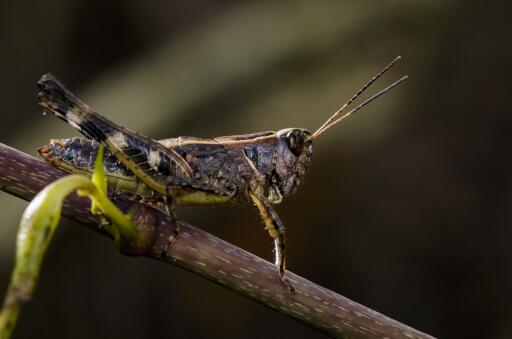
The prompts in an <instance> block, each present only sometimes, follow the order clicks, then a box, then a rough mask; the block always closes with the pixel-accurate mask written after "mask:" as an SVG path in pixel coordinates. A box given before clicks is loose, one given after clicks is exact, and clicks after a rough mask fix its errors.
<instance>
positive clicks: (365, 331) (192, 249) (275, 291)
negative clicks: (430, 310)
mask: <svg viewBox="0 0 512 339" xmlns="http://www.w3.org/2000/svg"><path fill="white" fill-rule="evenodd" d="M64 175H66V173H65V172H63V171H61V170H59V169H56V168H54V167H51V166H49V165H47V164H46V163H44V162H42V161H40V160H38V159H36V158H34V157H32V156H29V155H27V154H24V153H22V152H20V151H17V150H15V149H13V148H11V147H8V146H6V145H3V144H1V143H0V188H1V189H2V190H4V191H6V192H8V193H10V194H13V195H15V196H17V197H20V198H22V199H25V200H30V199H32V198H33V197H34V196H35V195H36V194H37V193H38V192H39V191H40V190H41V189H43V187H45V186H46V185H48V184H50V183H51V182H53V181H55V180H56V179H58V178H60V177H62V176H64ZM111 198H112V200H113V201H114V202H115V203H116V204H117V205H118V206H119V207H120V208H121V209H123V210H128V209H129V208H134V209H135V214H134V223H135V224H136V225H138V227H140V230H141V231H142V232H144V233H145V234H146V235H147V236H146V237H145V239H149V240H148V241H147V242H146V243H138V244H137V245H136V246H131V247H130V246H128V247H126V248H123V253H124V254H127V255H133V256H146V257H149V258H153V259H157V260H160V261H164V262H167V263H171V264H175V265H178V266H180V267H182V268H184V269H186V270H188V271H192V272H194V273H196V274H198V275H200V276H202V277H204V278H207V279H209V280H211V281H214V282H216V283H218V284H219V285H222V286H224V287H226V288H229V289H231V290H234V291H235V292H237V293H239V294H241V295H244V296H246V297H249V298H251V299H253V300H255V301H257V302H259V303H261V304H264V305H266V306H268V307H271V308H273V309H274V310H276V311H278V312H280V313H283V314H285V315H288V316H290V317H292V318H295V319H297V320H300V321H302V322H303V323H305V324H307V325H309V326H312V327H315V328H317V329H319V330H320V331H323V332H325V333H326V334H329V335H331V336H333V337H339V338H385V337H388V338H432V337H431V336H429V335H427V334H425V333H422V332H420V331H418V330H415V329H413V328H411V327H409V326H406V325H404V324H402V323H399V322H397V321H395V320H393V319H391V318H389V317H386V316H385V315H382V314H380V313H378V312H375V311H373V310H371V309H369V308H367V307H365V306H362V305H360V304H357V303H355V302H353V301H351V300H349V299H347V298H345V297H343V296H341V295H339V294H336V293H334V292H332V291H330V290H328V289H326V288H323V287H321V286H318V285H316V284H315V283H312V282H310V281H308V280H306V279H304V278H301V277H299V276H297V275H295V274H293V273H291V272H289V271H288V273H287V274H288V277H289V278H290V280H291V281H292V282H293V285H294V287H295V289H296V291H295V293H294V294H291V293H290V292H288V290H287V289H286V288H285V287H284V286H283V284H282V283H281V281H280V280H279V278H278V275H277V273H276V270H275V268H274V265H272V264H271V263H269V262H268V261H265V260H263V259H261V258H259V257H257V256H255V255H253V254H250V253H248V252H246V251H244V250H242V249H240V248H238V247H236V246H233V245H231V244H229V243H227V242H225V241H223V240H221V239H219V238H217V237H215V236H213V235H211V234H209V233H207V232H205V231H203V230H201V229H199V228H196V227H194V226H191V225H189V224H187V223H185V222H183V221H178V223H179V227H180V233H179V236H178V238H177V240H176V242H175V243H174V244H173V245H172V247H171V248H169V250H168V253H167V256H162V252H163V251H164V250H165V247H166V244H167V240H168V239H169V236H170V235H171V234H172V230H173V224H172V223H171V220H170V218H169V217H168V216H167V215H166V214H164V213H162V212H161V211H159V210H157V209H154V208H152V207H149V206H147V205H144V204H142V203H139V202H136V201H133V200H130V199H129V198H128V197H126V196H123V195H115V194H113V195H111ZM89 207H90V202H89V201H88V200H87V199H85V198H79V197H78V196H76V195H71V196H69V197H68V198H67V199H66V202H65V203H64V207H63V215H64V216H66V217H68V218H70V219H72V220H75V221H78V222H79V223H80V224H82V225H84V226H86V227H88V228H90V229H92V230H95V231H99V232H100V233H102V234H104V235H107V234H106V232H104V231H102V230H101V229H100V228H98V224H97V221H96V219H94V217H92V215H91V213H90V210H89Z"/></svg>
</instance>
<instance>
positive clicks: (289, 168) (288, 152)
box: [276, 128, 313, 197]
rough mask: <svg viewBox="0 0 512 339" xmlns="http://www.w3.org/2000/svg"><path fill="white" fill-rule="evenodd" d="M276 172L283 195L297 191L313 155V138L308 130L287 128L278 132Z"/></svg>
mask: <svg viewBox="0 0 512 339" xmlns="http://www.w3.org/2000/svg"><path fill="white" fill-rule="evenodd" d="M277 153H278V154H277V161H276V173H277V180H278V185H279V189H280V191H281V193H282V194H283V197H288V196H290V195H291V194H293V193H295V191H296V190H297V188H298V187H299V185H300V184H301V183H302V178H303V177H304V175H305V174H306V169H307V168H308V165H309V162H310V159H311V155H312V154H313V139H312V138H311V133H310V132H309V131H308V130H305V129H302V128H287V129H282V130H280V131H279V132H277Z"/></svg>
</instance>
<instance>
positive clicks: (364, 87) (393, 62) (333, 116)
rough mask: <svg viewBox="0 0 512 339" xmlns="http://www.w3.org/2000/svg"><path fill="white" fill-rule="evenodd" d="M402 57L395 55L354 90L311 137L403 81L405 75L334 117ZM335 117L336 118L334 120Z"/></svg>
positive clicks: (316, 135)
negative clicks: (358, 88) (346, 111)
mask: <svg viewBox="0 0 512 339" xmlns="http://www.w3.org/2000/svg"><path fill="white" fill-rule="evenodd" d="M401 58H402V57H401V56H397V57H396V58H395V59H394V60H393V61H391V63H389V65H387V66H386V67H384V68H383V69H382V70H381V71H380V72H379V73H377V74H376V75H375V76H374V77H373V78H371V79H370V81H368V82H367V83H366V84H365V85H364V86H363V87H361V89H360V90H359V91H357V92H356V94H354V95H353V96H352V97H351V98H350V99H349V100H348V101H347V102H346V103H345V104H343V106H341V107H340V108H339V109H338V110H337V111H336V112H334V114H333V115H331V116H330V117H329V119H327V121H325V122H324V123H323V125H322V126H320V128H318V129H317V130H316V131H315V133H313V135H312V138H313V139H315V138H316V137H318V136H319V135H320V134H322V133H323V132H325V131H326V130H328V129H329V128H331V127H332V126H334V125H336V124H337V123H338V122H340V121H341V120H343V119H345V118H346V117H348V116H349V115H351V114H352V113H354V112H356V111H358V110H360V109H361V108H363V107H364V106H366V105H367V104H369V103H370V102H371V101H373V100H375V99H377V98H378V97H379V96H381V95H382V94H384V93H386V92H387V91H389V90H390V89H392V88H393V87H395V86H397V85H398V84H400V83H401V82H402V81H404V80H405V79H407V76H404V77H402V78H401V79H399V80H398V81H396V82H394V83H393V84H391V85H390V86H388V87H386V88H385V89H383V90H381V91H380V92H378V93H377V94H375V95H373V96H372V97H370V98H369V99H367V100H365V101H364V102H363V103H362V104H360V105H359V106H357V107H356V108H354V109H353V110H351V111H350V112H348V113H345V114H344V115H343V116H342V117H340V118H338V119H336V117H337V116H338V115H339V114H340V113H341V112H343V111H344V110H345V108H347V107H348V106H349V105H350V104H351V103H352V102H354V100H355V99H356V98H357V97H359V95H361V94H362V93H363V92H364V91H365V90H366V89H367V88H368V87H370V85H371V84H373V83H374V82H375V81H376V80H377V79H378V78H380V77H381V76H382V75H383V74H384V73H386V71H387V70H389V69H390V68H391V67H392V66H393V65H394V64H395V63H397V62H398V61H399V60H400V59H401ZM335 119H336V120H335Z"/></svg>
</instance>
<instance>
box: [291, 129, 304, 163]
mask: <svg viewBox="0 0 512 339" xmlns="http://www.w3.org/2000/svg"><path fill="white" fill-rule="evenodd" d="M286 139H287V141H288V148H289V149H290V151H292V153H293V154H294V155H295V156H296V157H298V156H299V155H301V153H302V152H303V151H304V147H305V140H304V134H302V133H301V132H300V131H290V132H289V133H288V134H287V135H286Z"/></svg>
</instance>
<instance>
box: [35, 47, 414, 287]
mask: <svg viewBox="0 0 512 339" xmlns="http://www.w3.org/2000/svg"><path fill="white" fill-rule="evenodd" d="M399 59H400V57H397V58H395V59H394V60H393V61H392V62H391V63H390V64H388V65H387V66H386V67H385V68H383V69H382V70H381V71H380V72H379V73H377V74H376V75H375V76H374V77H373V78H372V79H370V81H368V82H367V83H366V84H365V85H364V86H363V87H362V88H361V89H360V90H359V91H357V92H356V93H355V94H354V95H353V96H352V97H351V98H350V99H349V100H348V101H347V102H346V103H345V104H344V105H343V106H341V107H340V108H339V109H338V110H337V111H336V112H335V113H334V114H333V115H331V116H330V117H329V119H327V121H325V123H324V124H323V125H322V126H320V128H318V129H317V130H316V131H315V132H314V133H311V132H309V131H308V130H306V129H303V128H286V129H282V130H280V131H277V132H273V131H269V132H260V133H253V134H244V135H231V136H222V137H217V138H213V139H201V138H195V137H178V138H170V139H163V140H153V139H150V138H148V137H145V136H143V135H141V134H138V133H136V132H132V131H130V130H128V129H126V128H124V127H122V126H119V125H117V124H115V123H114V122H112V121H110V120H108V119H106V118H105V117H103V116H101V115H100V114H98V113H96V112H95V111H93V110H92V109H91V108H90V107H89V106H87V105H86V104H85V103H84V102H82V101H81V100H80V99H78V98H77V97H76V96H75V95H73V94H72V93H71V92H69V91H68V90H67V89H66V88H65V87H64V86H63V85H62V84H61V83H60V82H59V81H58V80H57V79H56V78H55V77H54V76H52V75H51V74H45V75H43V76H42V78H41V79H40V80H39V82H38V86H39V90H40V91H39V94H38V102H39V105H41V106H42V107H43V108H44V109H45V111H49V112H52V113H53V114H54V115H55V116H56V117H58V118H60V119H62V120H64V121H65V122H67V123H68V124H69V125H71V126H72V127H74V128H76V129H77V130H78V131H79V132H80V133H82V134H83V135H84V136H85V137H86V138H87V140H84V139H79V138H73V139H67V140H53V141H52V142H51V144H49V145H46V146H43V147H41V148H40V149H39V153H40V155H41V156H42V158H43V159H45V160H46V161H47V162H49V163H50V164H53V165H55V166H57V167H60V168H62V169H64V170H67V171H69V172H85V173H87V172H91V171H92V168H93V164H94V159H95V154H96V152H97V148H98V144H99V143H101V144H104V145H105V146H106V153H105V166H106V174H107V177H108V178H109V181H110V183H111V184H115V185H116V186H119V189H120V190H122V191H129V192H134V193H136V194H137V195H139V196H140V197H142V198H144V199H145V200H147V201H149V202H156V203H161V204H162V206H164V208H165V210H166V211H167V213H168V214H169V216H170V217H171V218H172V219H174V216H175V212H174V206H175V204H177V205H191V204H216V203H227V202H238V203H249V204H251V203H252V204H254V205H255V206H256V207H257V209H258V210H259V213H260V215H261V218H262V220H263V222H264V224H265V226H266V229H267V230H268V232H269V233H270V236H271V237H272V238H273V239H274V247H275V250H274V251H275V266H276V268H277V272H278V274H279V278H280V279H281V281H282V282H283V283H284V285H285V286H286V287H287V288H288V289H289V290H290V291H292V292H293V290H294V289H293V286H292V284H291V283H290V281H289V279H288V278H287V277H286V275H285V270H286V259H285V258H286V256H285V254H286V239H285V227H284V226H283V223H282V222H281V220H280V218H279V216H278V215H277V213H276V211H275V210H274V207H273V205H277V204H279V203H280V202H281V201H282V200H283V199H285V198H288V197H290V196H291V195H293V193H295V192H296V191H297V188H298V187H299V186H300V184H301V183H302V181H303V178H304V175H305V173H306V169H307V168H308V166H309V164H310V162H311V156H312V154H313V141H314V140H315V139H316V138H318V136H320V135H321V134H322V133H324V132H325V131H326V130H328V129H330V128H331V127H333V126H334V125H336V124H338V123H339V122H340V121H342V120H343V119H345V118H346V117H348V116H349V115H351V114H353V113H355V112H356V111H358V110H360V109H361V108H363V107H364V106H366V105H367V104H368V103H370V102H371V101H373V100H375V99H376V98H377V97H379V96H381V95H382V94H384V93H386V92H387V91H389V90H390V89H392V88H393V87H395V86H397V85H398V84H400V83H401V82H402V81H404V80H405V79H406V78H407V76H404V77H402V78H401V79H399V80H398V81H396V82H394V83H392V84H391V85H389V86H388V87H386V88H384V89H382V90H381V91H379V92H378V93H376V94H375V95H373V96H371V97H370V98H368V99H367V100H365V101H364V102H362V103H361V104H359V105H358V106H356V107H355V108H353V109H352V110H350V111H348V112H346V113H345V114H343V115H341V116H340V114H341V113H342V112H343V111H344V110H345V109H346V108H347V107H348V106H349V105H350V104H351V103H352V102H353V101H354V100H355V99H356V98H357V97H358V96H359V95H360V94H361V93H363V92H364V91H365V90H366V89H367V88H368V87H369V86H370V85H371V84H372V83H373V82H374V81H376V80H377V79H378V78H379V77H381V76H382V75H383V74H384V73H385V72H386V71H387V70H388V69H390V68H391V67H392V66H393V65H394V64H395V63H396V62H397V61H398V60H399ZM174 233H175V234H174V236H172V237H171V239H169V245H171V244H172V242H173V241H175V239H176V236H178V234H179V232H178V229H177V228H176V230H175V232H174ZM167 250H168V249H167V248H166V249H165V251H164V254H166V253H167Z"/></svg>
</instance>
